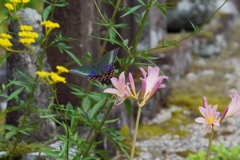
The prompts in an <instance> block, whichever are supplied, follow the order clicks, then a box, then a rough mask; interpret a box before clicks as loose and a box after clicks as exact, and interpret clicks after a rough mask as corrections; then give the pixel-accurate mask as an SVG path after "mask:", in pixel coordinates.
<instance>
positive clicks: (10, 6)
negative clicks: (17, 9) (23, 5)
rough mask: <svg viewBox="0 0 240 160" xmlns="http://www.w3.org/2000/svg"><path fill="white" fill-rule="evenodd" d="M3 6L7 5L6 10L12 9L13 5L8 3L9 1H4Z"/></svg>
mask: <svg viewBox="0 0 240 160" xmlns="http://www.w3.org/2000/svg"><path fill="white" fill-rule="evenodd" d="M4 6H5V7H7V9H8V10H13V9H14V8H13V5H12V4H10V3H6V4H4Z"/></svg>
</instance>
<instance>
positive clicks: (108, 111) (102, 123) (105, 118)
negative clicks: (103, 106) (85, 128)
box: [83, 104, 113, 158]
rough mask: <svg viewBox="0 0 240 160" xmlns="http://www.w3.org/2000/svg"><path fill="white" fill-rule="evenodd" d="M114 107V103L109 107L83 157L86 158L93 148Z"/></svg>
mask: <svg viewBox="0 0 240 160" xmlns="http://www.w3.org/2000/svg"><path fill="white" fill-rule="evenodd" d="M112 107H113V104H111V105H110V106H109V108H108V110H107V112H106V114H105V116H104V117H103V119H102V121H101V123H100V124H99V126H98V128H97V129H96V132H95V134H94V136H93V138H92V139H91V141H90V142H89V144H88V148H87V149H86V152H85V154H84V155H83V158H85V157H86V156H87V155H88V153H89V151H90V149H91V147H92V144H93V143H94V141H95V139H96V138H97V135H98V134H99V133H100V132H101V128H102V126H103V125H104V123H105V121H106V120H107V118H108V115H109V113H110V111H111V110H112Z"/></svg>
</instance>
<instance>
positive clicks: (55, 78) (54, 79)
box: [36, 66, 68, 84]
mask: <svg viewBox="0 0 240 160" xmlns="http://www.w3.org/2000/svg"><path fill="white" fill-rule="evenodd" d="M56 68H57V70H58V73H55V72H51V73H48V72H45V71H37V72H36V73H37V74H38V75H39V76H40V77H41V79H42V81H43V83H45V84H54V83H58V82H63V83H66V78H64V77H61V76H59V74H60V73H63V72H68V69H67V68H65V67H63V66H57V67H56Z"/></svg>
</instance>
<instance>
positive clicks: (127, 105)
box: [124, 99, 133, 118]
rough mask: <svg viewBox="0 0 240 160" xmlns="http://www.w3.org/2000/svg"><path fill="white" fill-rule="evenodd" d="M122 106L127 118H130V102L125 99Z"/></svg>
mask: <svg viewBox="0 0 240 160" xmlns="http://www.w3.org/2000/svg"><path fill="white" fill-rule="evenodd" d="M124 104H125V108H126V111H127V117H128V118H130V116H131V114H132V108H133V107H132V104H131V102H130V100H129V99H126V100H125V101H124Z"/></svg>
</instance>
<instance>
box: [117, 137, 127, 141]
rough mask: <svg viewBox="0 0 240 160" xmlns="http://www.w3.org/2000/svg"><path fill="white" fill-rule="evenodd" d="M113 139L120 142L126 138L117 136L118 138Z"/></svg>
mask: <svg viewBox="0 0 240 160" xmlns="http://www.w3.org/2000/svg"><path fill="white" fill-rule="evenodd" d="M115 139H116V140H118V141H122V140H124V139H126V137H124V136H118V137H116V138H115Z"/></svg>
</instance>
